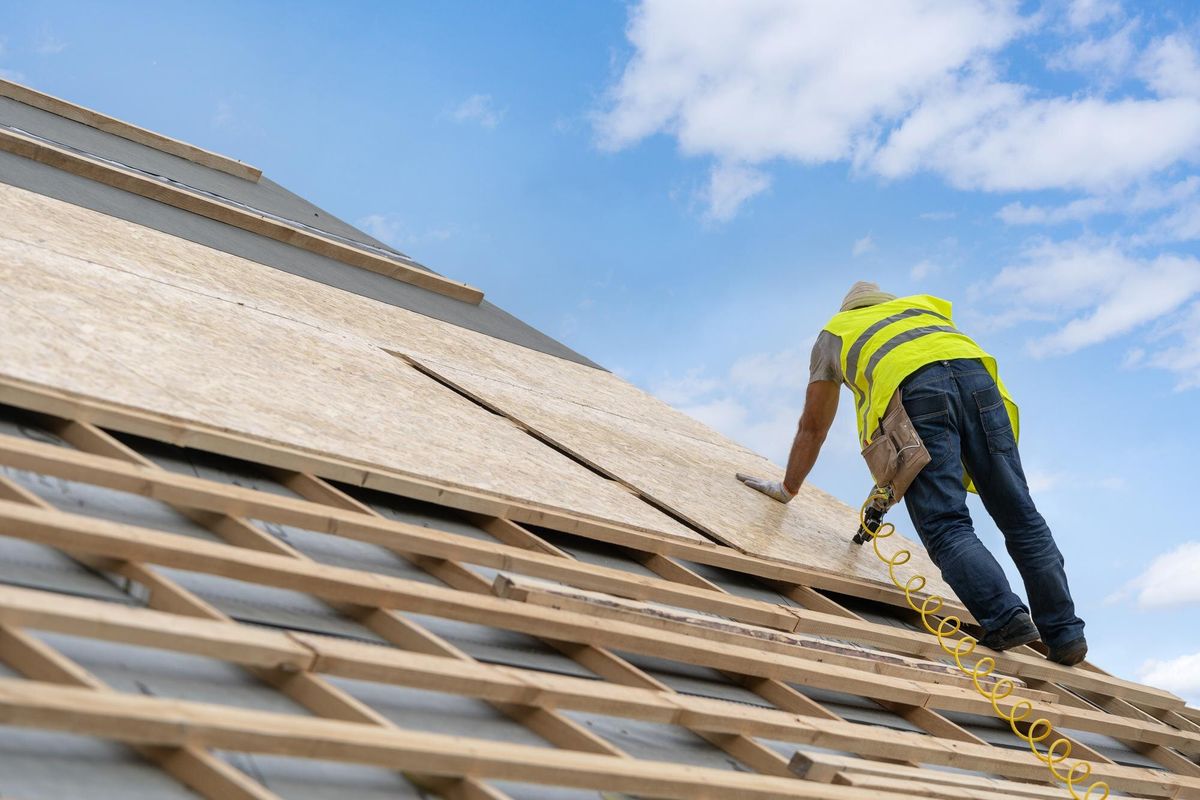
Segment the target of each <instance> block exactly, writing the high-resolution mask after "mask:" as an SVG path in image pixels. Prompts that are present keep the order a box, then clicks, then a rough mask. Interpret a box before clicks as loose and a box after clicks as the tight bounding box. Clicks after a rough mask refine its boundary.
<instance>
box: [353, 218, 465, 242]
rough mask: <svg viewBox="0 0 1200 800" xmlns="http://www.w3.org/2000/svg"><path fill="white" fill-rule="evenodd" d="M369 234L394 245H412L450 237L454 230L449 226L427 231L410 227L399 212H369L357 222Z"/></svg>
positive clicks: (439, 240)
mask: <svg viewBox="0 0 1200 800" xmlns="http://www.w3.org/2000/svg"><path fill="white" fill-rule="evenodd" d="M355 224H356V225H357V226H358V227H359V228H361V229H362V230H363V231H365V232H366V233H367V234H368V235H370V236H372V237H374V238H376V239H378V240H379V241H381V242H386V243H387V244H389V245H391V246H392V247H411V246H413V245H419V244H425V243H428V242H441V241H445V240H446V239H449V238H450V237H451V235H452V232H451V231H450V230H449V229H447V228H430V229H428V230H425V231H419V232H418V231H413V230H411V229H409V228H408V227H407V226H406V225H405V223H404V220H403V219H402V218H401V216H400V215H399V214H368V215H367V216H365V217H363V218H362V219H359V220H358V221H357V222H356V223H355Z"/></svg>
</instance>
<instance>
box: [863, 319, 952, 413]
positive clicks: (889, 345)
mask: <svg viewBox="0 0 1200 800" xmlns="http://www.w3.org/2000/svg"><path fill="white" fill-rule="evenodd" d="M934 333H958V328H955V327H954V326H953V325H929V326H927V327H924V328H909V329H908V330H906V331H901V332H900V333H897V334H896V335H895V336H893V337H892V338H891V339H888V340H887V341H886V342H884V343H883V344H881V345H880V346H879V347H878V349H876V350H875V352H874V353H872V354H871V359H870V360H869V361H868V362H867V369H866V372H864V373H863V379H864V380H865V381H866V383H867V387H868V393H867V394H865V395H863V400H862V402H861V403H860V408H859V414H860V415H861V416H862V418H863V424H862V429H863V430H866V428H867V422H868V420H867V413H868V411H869V410H870V404H869V403H868V402H867V398H869V397H870V394H869V392H870V387H871V386H872V383H871V381H872V379H873V378H874V377H875V368H876V367H878V366H879V362H880V361H882V360H883V357H884V356H886V355H887V354H888V353H890V352H892V351H893V350H895V349H896V348H897V347H899V346H900V345H902V344H904V343H905V342H911V341H913V340H914V339H920V338H921V337H923V336H929V335H930V334H934ZM960 335H961V334H960Z"/></svg>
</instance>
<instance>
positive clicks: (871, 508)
mask: <svg viewBox="0 0 1200 800" xmlns="http://www.w3.org/2000/svg"><path fill="white" fill-rule="evenodd" d="M868 503H869V505H867V510H866V511H865V512H864V513H863V517H862V521H861V522H860V523H859V526H858V532H857V533H855V534H854V539H853V540H852V541H853V542H854V543H855V544H865V543H866V542H869V541H871V540H872V539H874V538H875V531H877V530H879V526H880V525H882V524H883V515H884V514H886V513H887V512H888V509H889V508H891V507H892V506H894V505H895V504H896V499H895V496H894V495H893V494H892V488H891V487H890V486H889V487H887V488H884V489H880V488H879V487H878V486H874V487H872V488H871V497H870V500H869V501H868Z"/></svg>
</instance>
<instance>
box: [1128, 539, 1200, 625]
mask: <svg viewBox="0 0 1200 800" xmlns="http://www.w3.org/2000/svg"><path fill="white" fill-rule="evenodd" d="M1197 570H1200V542H1184V543H1183V544H1181V545H1179V546H1178V547H1176V548H1175V549H1174V550H1171V551H1169V552H1167V553H1163V554H1162V555H1160V556H1159V557H1157V558H1156V559H1154V561H1152V562H1150V566H1148V567H1147V568H1146V569H1145V570H1144V571H1143V572H1142V573H1141V574H1140V575H1138V576H1137V577H1136V578H1134V579H1133V580H1131V581H1129V582H1128V583H1127V584H1125V585H1124V586H1123V587H1121V588H1120V589H1119V590H1117V591H1116V592H1114V593H1113V594H1112V595H1110V597H1109V598H1108V600H1109V601H1110V602H1113V601H1119V600H1124V599H1126V598H1128V597H1131V596H1132V597H1133V598H1134V599H1135V601H1136V602H1137V605H1138V608H1141V609H1143V610H1154V609H1160V608H1175V607H1179V606H1187V605H1191V604H1193V603H1200V581H1197V580H1196V575H1197Z"/></svg>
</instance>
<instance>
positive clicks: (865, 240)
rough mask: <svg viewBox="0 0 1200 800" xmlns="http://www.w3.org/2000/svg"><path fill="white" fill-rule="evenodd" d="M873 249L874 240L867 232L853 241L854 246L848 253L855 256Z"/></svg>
mask: <svg viewBox="0 0 1200 800" xmlns="http://www.w3.org/2000/svg"><path fill="white" fill-rule="evenodd" d="M874 249H875V240H874V239H872V238H871V235H870V234H867V235H866V236H864V237H862V238H861V239H859V240H858V241H856V242H855V243H854V247H852V248H850V254H851V255H852V256H855V257H857V256H861V255H864V254H866V253H869V252H871V251H872V250H874Z"/></svg>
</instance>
